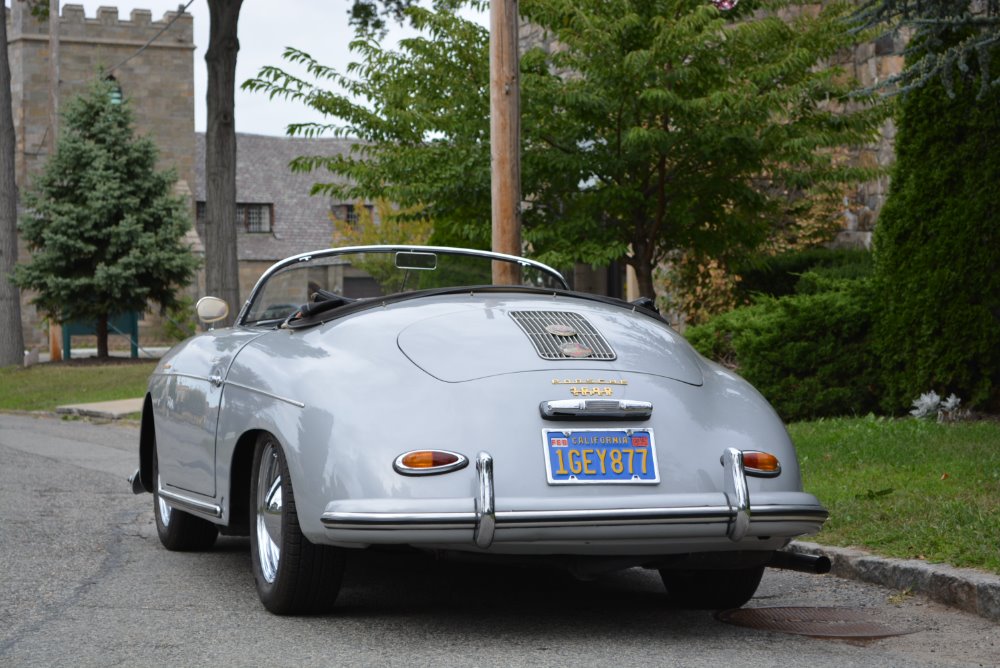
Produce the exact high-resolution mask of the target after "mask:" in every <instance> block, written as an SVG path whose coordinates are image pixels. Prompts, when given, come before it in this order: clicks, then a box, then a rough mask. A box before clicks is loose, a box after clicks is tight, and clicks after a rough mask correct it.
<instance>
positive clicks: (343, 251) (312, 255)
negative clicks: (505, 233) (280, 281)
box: [236, 245, 569, 326]
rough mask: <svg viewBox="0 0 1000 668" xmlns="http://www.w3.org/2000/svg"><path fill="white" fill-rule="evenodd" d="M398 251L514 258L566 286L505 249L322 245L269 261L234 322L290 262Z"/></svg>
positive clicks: (547, 271) (553, 272)
mask: <svg viewBox="0 0 1000 668" xmlns="http://www.w3.org/2000/svg"><path fill="white" fill-rule="evenodd" d="M366 252H370V253H398V252H404V253H406V252H416V253H444V254H451V255H464V256H471V257H480V258H484V259H489V260H497V261H501V262H513V263H515V264H518V265H520V266H522V267H531V268H534V269H537V270H538V271H541V272H543V273H545V274H548V275H549V276H550V277H552V278H554V279H556V280H557V281H558V282H559V283H560V284H562V286H563V289H564V290H569V284H567V282H566V279H565V278H564V277H563V275H562V274H561V273H559V272H558V271H556V270H555V269H553V268H552V267H550V266H548V265H546V264H542V263H541V262H538V261H536V260H529V259H528V258H524V257H518V256H516V255H507V254H506V253H495V252H493V251H484V250H475V249H470V248H453V247H450V246H412V245H373V246H341V247H339V248H325V249H321V250H314V251H308V252H305V253H299V254H298V255H292V256H291V257H287V258H285V259H284V260H279V261H278V262H275V263H274V264H273V265H271V266H270V267H269V268H268V269H267V270H266V271H265V272H264V273H263V274H261V277H260V278H259V279H257V283H256V284H255V285H254V287H253V290H251V291H250V296H249V297H247V300H246V301H245V302H244V303H243V306H242V308H240V312H239V315H238V316H237V317H236V324H237V325H239V326H244V325H246V319H247V316H248V315H249V313H250V308H251V305H252V304H253V303H254V301H255V300H256V299H257V297H258V296H259V295H260V293H261V291H262V290H263V288H264V285H265V284H266V283H267V281H268V279H270V278H271V276H273V275H274V274H276V273H278V272H280V271H282V270H283V269H287V268H288V267H290V266H293V265H296V264H300V263H303V262H310V261H312V260H316V259H320V258H327V257H336V256H338V255H350V254H357V253H366ZM512 287H522V286H512Z"/></svg>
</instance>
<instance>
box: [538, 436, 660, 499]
mask: <svg viewBox="0 0 1000 668" xmlns="http://www.w3.org/2000/svg"><path fill="white" fill-rule="evenodd" d="M542 442H543V444H544V446H545V473H546V474H547V475H548V480H549V484H552V485H560V484H569V485H572V484H579V483H632V484H636V483H638V484H641V483H658V482H660V474H659V471H658V470H657V468H656V446H655V444H654V443H653V430H652V429H574V430H562V429H543V430H542Z"/></svg>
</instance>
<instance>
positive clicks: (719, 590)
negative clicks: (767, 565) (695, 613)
mask: <svg viewBox="0 0 1000 668" xmlns="http://www.w3.org/2000/svg"><path fill="white" fill-rule="evenodd" d="M763 575H764V567H763V566H754V567H752V568H734V569H730V570H667V569H661V570H660V578H662V579H663V586H664V587H666V588H667V596H668V597H669V598H670V601H671V602H672V603H674V604H675V605H677V606H679V607H682V608H693V609H698V610H722V609H726V608H738V607H740V606H741V605H743V604H744V603H746V602H747V601H749V600H750V599H751V598H753V595H754V593H755V592H756V591H757V587H758V585H760V579H761V577H762V576H763Z"/></svg>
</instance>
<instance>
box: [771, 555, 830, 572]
mask: <svg viewBox="0 0 1000 668" xmlns="http://www.w3.org/2000/svg"><path fill="white" fill-rule="evenodd" d="M767 565H768V567H770V568H784V569H786V570H790V571H799V572H800V573H814V574H816V575H823V574H824V573H829V572H830V558H829V557H824V556H822V555H818V554H801V553H799V552H782V551H781V550H778V551H776V552H775V553H774V556H773V557H771V561H770V562H769V563H768V564H767Z"/></svg>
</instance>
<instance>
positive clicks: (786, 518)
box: [321, 501, 828, 537]
mask: <svg viewBox="0 0 1000 668" xmlns="http://www.w3.org/2000/svg"><path fill="white" fill-rule="evenodd" d="M477 503H478V501H477ZM752 512H753V521H752V522H751V523H752V524H758V523H771V522H815V523H816V524H822V523H823V521H824V520H825V519H826V518H827V515H828V513H827V511H826V510H825V509H823V508H816V507H813V506H765V507H762V508H757V509H752ZM485 515H486V513H480V512H479V511H478V510H477V511H476V512H470V513H356V512H331V513H324V514H323V517H322V518H321V519H322V522H323V525H324V526H326V528H328V529H358V530H381V529H473V530H479V527H482V526H483V524H482V517H483V516H485ZM732 521H733V513H732V510H731V509H729V508H727V507H723V506H692V507H687V508H612V509H607V510H562V511H554V510H501V511H496V512H495V513H494V523H493V527H494V534H495V530H496V529H521V528H541V527H548V528H560V527H579V526H634V525H642V524H668V525H669V524H727V525H728V524H730V523H731V522H732ZM485 530H486V529H485V527H484V528H483V529H481V530H480V535H483V532H485ZM484 537H485V536H484Z"/></svg>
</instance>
